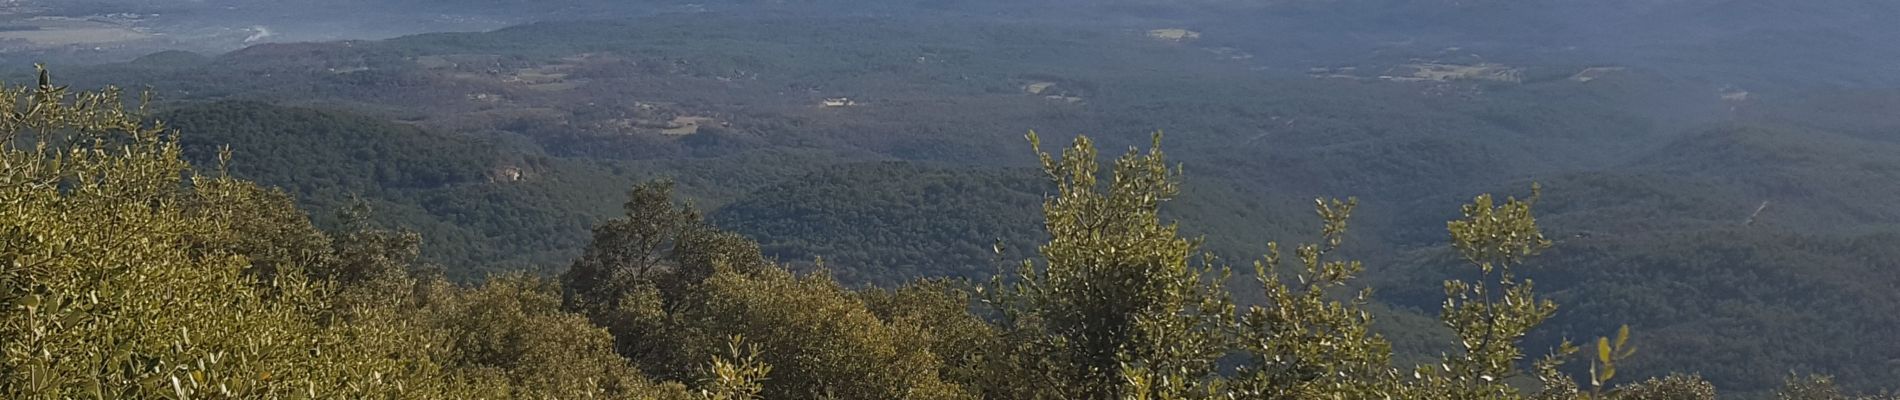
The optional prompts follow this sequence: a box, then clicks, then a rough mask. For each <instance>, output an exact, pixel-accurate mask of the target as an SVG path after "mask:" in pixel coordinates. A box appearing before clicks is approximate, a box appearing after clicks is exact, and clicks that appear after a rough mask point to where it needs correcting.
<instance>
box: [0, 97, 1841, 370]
mask: <svg viewBox="0 0 1900 400" xmlns="http://www.w3.org/2000/svg"><path fill="white" fill-rule="evenodd" d="M40 82H41V83H40V85H38V86H37V87H19V88H8V89H7V92H6V95H5V96H4V97H3V98H0V99H4V101H5V103H3V104H0V106H3V107H4V109H5V110H8V111H10V112H9V113H7V114H5V119H3V120H0V123H3V124H4V125H0V132H4V135H5V136H4V139H5V141H6V145H5V147H4V149H3V150H0V151H4V153H0V157H4V158H0V162H4V165H5V166H6V168H5V169H4V171H0V174H3V175H0V183H4V185H0V268H4V269H0V304H5V308H4V311H0V394H4V396H5V397H7V398H73V397H93V398H180V399H183V398H194V397H197V398H203V397H232V398H657V399H691V398H703V399H743V398H843V399H891V398H1141V399H1187V398H1287V399H1312V398H1338V399H1347V398H1388V397H1389V398H1407V399H1473V398H1492V399H1510V398H1526V399H1576V398H1602V399H1712V398H1714V396H1715V388H1714V387H1712V386H1711V385H1709V384H1708V383H1707V382H1704V381H1702V380H1701V379H1700V378H1697V377H1694V376H1687V375H1676V376H1670V377H1666V378H1658V379H1653V380H1648V381H1641V382H1637V381H1634V380H1630V379H1628V378H1621V379H1619V375H1618V374H1617V371H1618V370H1619V369H1621V368H1623V367H1624V366H1625V365H1626V364H1627V363H1630V362H1631V359H1630V358H1629V357H1630V355H1631V354H1634V353H1633V352H1632V351H1633V349H1634V348H1635V346H1639V345H1642V344H1643V341H1642V339H1640V338H1638V339H1631V338H1632V336H1631V334H1630V331H1629V329H1628V328H1627V327H1625V328H1624V329H1622V330H1620V331H1618V330H1614V329H1608V328H1607V326H1599V327H1589V328H1587V329H1591V330H1595V331H1601V332H1606V333H1608V332H1613V333H1609V334H1608V335H1605V336H1604V337H1601V338H1599V339H1597V340H1595V341H1591V342H1586V343H1584V344H1581V345H1572V344H1570V343H1567V342H1566V343H1564V344H1563V345H1562V346H1559V347H1557V348H1556V349H1555V351H1554V352H1553V353H1552V354H1550V355H1548V356H1543V357H1538V356H1536V355H1534V354H1533V352H1532V351H1529V350H1527V347H1525V342H1524V341H1523V339H1524V338H1526V337H1527V335H1530V334H1532V333H1533V332H1534V331H1537V330H1539V328H1540V326H1542V325H1545V324H1544V323H1545V322H1546V321H1547V319H1548V318H1550V317H1551V316H1552V315H1553V313H1554V312H1555V311H1556V310H1557V309H1558V305H1557V303H1556V302H1554V301H1552V300H1551V299H1550V295H1549V294H1546V293H1545V292H1542V291H1541V290H1540V289H1539V287H1538V286H1534V285H1533V284H1532V281H1531V280H1530V279H1529V278H1527V276H1528V275H1529V274H1531V273H1532V272H1529V271H1528V270H1526V269H1525V262H1526V261H1527V260H1529V259H1530V257H1533V256H1536V255H1537V254H1538V253H1541V252H1543V251H1544V250H1546V249H1548V248H1550V246H1551V245H1552V241H1551V240H1550V239H1546V238H1545V236H1544V234H1543V233H1542V229H1541V228H1540V227H1539V226H1538V223H1537V221H1536V218H1535V217H1534V216H1533V206H1534V205H1535V204H1536V200H1538V199H1539V198H1540V197H1539V196H1538V189H1537V188H1536V187H1533V189H1532V195H1531V197H1530V198H1528V199H1523V200H1520V199H1515V198H1513V199H1505V200H1497V199H1494V198H1492V197H1491V196H1489V195H1482V196H1478V197H1477V198H1475V199H1474V200H1473V201H1471V202H1470V203H1469V204H1467V205H1465V206H1464V207H1463V209H1462V213H1461V214H1462V216H1461V217H1458V218H1456V219H1454V220H1452V221H1451V222H1450V223H1448V224H1447V227H1448V231H1449V233H1450V237H1451V238H1452V246H1451V247H1452V249H1453V251H1454V252H1455V254H1456V257H1457V259H1459V260H1462V261H1463V264H1464V267H1462V268H1464V273H1463V274H1462V275H1463V276H1464V277H1462V278H1453V279H1448V280H1445V281H1444V284H1443V289H1444V292H1443V295H1444V297H1443V300H1444V301H1443V303H1442V304H1443V309H1442V311H1441V312H1440V316H1441V320H1442V322H1443V323H1444V325H1445V326H1446V327H1448V328H1449V329H1450V330H1451V331H1452V332H1453V333H1454V334H1455V335H1456V337H1457V338H1458V340H1457V343H1456V344H1454V346H1456V347H1457V348H1458V349H1459V350H1458V351H1453V352H1447V353H1445V354H1443V355H1442V356H1441V357H1442V358H1440V359H1438V360H1434V361H1432V362H1430V363H1428V364H1426V365H1420V366H1417V367H1416V368H1413V367H1412V366H1400V365H1393V363H1392V362H1391V361H1390V357H1391V355H1392V354H1391V349H1390V344H1389V342H1388V341H1387V340H1386V339H1384V337H1383V335H1380V334H1377V333H1375V332H1373V331H1372V330H1371V328H1370V326H1371V323H1372V321H1371V318H1372V317H1371V316H1370V314H1368V313H1367V307H1368V306H1369V303H1368V302H1369V301H1370V299H1369V297H1368V295H1369V289H1364V290H1355V289H1356V288H1358V285H1357V284H1355V283H1354V282H1355V281H1356V280H1357V278H1358V277H1359V276H1360V275H1362V274H1364V273H1366V272H1367V271H1369V270H1370V269H1372V268H1379V266H1378V265H1376V264H1366V263H1362V262H1359V261H1353V260H1348V259H1345V258H1343V257H1341V253H1339V252H1338V251H1337V250H1338V249H1340V248H1341V246H1343V245H1345V244H1346V232H1347V227H1348V222H1349V221H1350V217H1351V215H1352V214H1353V212H1354V210H1355V209H1356V208H1357V204H1358V203H1357V201H1355V200H1333V199H1327V200H1321V201H1319V202H1318V203H1317V205H1316V207H1315V211H1316V212H1317V214H1318V217H1319V222H1320V224H1319V225H1320V227H1321V229H1319V232H1320V235H1319V237H1318V240H1317V243H1316V244H1307V245H1292V246H1284V247H1283V246H1279V245H1275V244H1268V245H1267V251H1266V255H1265V256H1264V257H1263V258H1262V259H1260V260H1259V261H1257V262H1255V263H1254V267H1253V268H1254V269H1255V270H1257V271H1258V272H1257V273H1256V274H1255V276H1256V277H1257V278H1258V282H1257V283H1258V285H1257V287H1254V288H1252V289H1247V290H1255V291H1258V292H1260V293H1261V296H1262V297H1263V298H1264V299H1265V300H1264V301H1263V302H1261V304H1258V305H1247V306H1243V305H1239V304H1236V303H1235V302H1234V301H1233V300H1232V297H1233V296H1232V293H1231V292H1230V289H1229V288H1228V285H1226V284H1225V282H1226V281H1227V280H1228V279H1230V277H1231V274H1232V272H1231V268H1230V267H1229V264H1226V263H1224V262H1220V261H1218V260H1214V259H1210V258H1202V257H1197V256H1196V255H1197V254H1198V253H1199V247H1200V243H1201V242H1202V241H1201V240H1198V239H1193V238H1188V237H1183V236H1182V235H1181V234H1180V233H1179V228H1178V227H1177V225H1175V224H1173V223H1165V222H1164V220H1163V219H1162V214H1161V205H1162V204H1164V203H1166V202H1168V201H1170V200H1171V199H1172V198H1173V197H1174V196H1175V195H1177V194H1179V193H1180V189H1181V187H1180V180H1179V175H1178V174H1179V173H1180V172H1179V170H1178V169H1176V167H1177V166H1176V165H1174V164H1171V163H1170V162H1169V161H1168V160H1167V159H1166V158H1165V157H1164V155H1163V154H1162V153H1161V152H1160V151H1159V149H1158V146H1159V144H1160V136H1159V135H1156V136H1155V142H1154V144H1155V146H1156V147H1157V148H1151V149H1149V150H1147V151H1136V150H1132V149H1131V150H1130V151H1129V152H1128V153H1126V154H1124V155H1122V156H1120V157H1119V158H1116V159H1114V161H1113V163H1112V164H1110V165H1100V164H1097V162H1098V161H1097V159H1098V155H1097V153H1096V146H1095V145H1094V143H1093V142H1091V141H1090V140H1089V139H1088V138H1086V137H1082V138H1077V139H1076V140H1075V141H1074V144H1073V145H1072V146H1069V147H1066V148H1065V149H1064V150H1063V151H1061V152H1060V154H1049V153H1039V155H1040V156H1041V164H1042V170H1043V172H1045V173H1046V178H1047V182H1048V184H1049V185H1050V186H1048V188H1049V190H1050V192H1048V194H1047V195H1045V196H1044V197H1043V202H1042V206H1043V207H1042V209H1043V218H1044V221H1045V224H1044V227H1045V232H1046V234H1047V235H1048V237H1047V240H1046V241H1044V242H1043V243H1042V244H1041V245H1040V246H1039V247H1037V250H1038V251H1037V253H1038V255H1037V256H1035V257H1033V258H1031V259H1029V260H1026V261H1023V262H1022V263H1021V264H1020V267H1019V268H1017V269H1015V270H1014V271H1011V272H1008V273H1005V274H1002V275H1000V276H998V277H997V278H996V279H995V280H994V281H992V282H990V283H987V284H959V283H956V282H954V281H917V282H914V283H910V284H906V285H903V286H901V287H898V288H895V289H876V288H873V289H863V290H854V289H849V288H846V287H845V286H843V285H841V284H839V283H838V282H836V281H835V280H833V279H832V278H831V277H830V276H829V275H828V274H825V273H823V272H816V273H805V274H798V273H793V272H791V271H790V270H788V269H787V268H786V266H785V265H782V264H779V263H777V262H774V261H772V260H771V259H769V258H767V257H765V256H764V255H763V254H762V253H761V250H760V246H759V245H758V244H756V243H754V242H753V241H751V240H749V239H746V238H745V237H743V236H740V235H737V234H734V233H730V232H726V231H722V230H720V229H718V228H716V227H714V226H712V225H710V224H708V223H707V222H706V221H705V220H704V217H703V216H702V214H701V213H700V212H699V211H697V210H696V209H695V208H694V207H692V206H690V205H683V204H679V203H677V202H676V200H675V199H674V197H675V195H674V193H673V186H672V184H670V183H666V182H664V181H657V182H651V183H646V184H641V185H638V186H636V187H635V188H634V190H633V191H632V193H631V196H630V198H629V199H628V200H627V201H626V202H625V203H624V204H623V205H622V210H623V212H624V215H623V216H622V217H620V218H616V219H612V220H609V221H607V222H605V223H603V224H600V225H599V226H597V227H596V228H595V229H594V230H593V237H592V241H591V242H590V243H589V244H588V245H587V246H586V249H585V251H584V252H583V253H582V255H581V256H580V257H578V258H577V259H576V260H575V261H574V262H573V264H572V266H571V267H570V268H569V269H568V270H567V271H566V272H565V273H563V274H562V275H561V276H560V277H559V278H558V279H549V278H544V277H537V276H533V275H522V274H506V275H497V276H493V277H491V278H490V279H488V280H486V281H485V282H483V283H480V284H476V285H459V284H454V283H450V282H448V281H446V280H445V279H443V278H442V277H441V275H440V273H439V271H440V267H436V266H432V265H429V264H427V263H424V262H421V261H419V259H418V254H419V249H418V245H419V243H420V239H419V238H418V237H417V235H415V234H413V233H408V232H403V231H396V230H388V229H382V228H378V227H376V226H374V225H373V224H372V223H370V222H369V221H367V220H365V219H363V218H362V214H361V210H360V208H355V209H353V210H354V211H353V212H351V213H348V214H346V215H345V216H343V217H342V222H341V229H339V230H336V231H333V232H324V231H321V230H319V229H317V228H315V227H314V226H313V224H311V222H310V221H309V220H308V219H307V218H306V217H305V216H304V215H303V213H302V212H301V211H300V210H299V209H298V208H297V207H296V206H295V205H294V202H293V200H292V199H291V196H289V195H288V194H286V193H285V192H283V191H281V190H279V189H272V188H267V187H263V186H259V185H257V184H254V183H251V182H248V181H245V180H242V179H238V178H233V177H231V176H230V175H228V174H226V173H225V171H227V170H228V168H230V166H231V165H232V164H233V163H232V162H231V160H234V159H236V155H234V154H232V153H229V152H226V153H223V154H221V155H219V156H217V157H216V158H215V161H214V162H216V163H217V165H218V167H215V168H213V169H211V170H210V171H209V172H197V171H195V170H194V169H193V168H191V166H190V165H189V164H188V162H187V161H186V160H185V157H184V153H185V152H184V151H183V150H182V148H181V147H180V144H179V139H178V137H179V135H180V134H179V133H177V132H176V131H172V130H168V129H164V128H162V127H160V126H151V125H147V124H144V123H143V122H142V119H141V118H139V117H138V116H137V113H136V111H133V110H126V109H124V108H122V107H121V106H120V105H119V103H120V99H119V98H118V96H117V93H116V92H115V91H105V92H78V93H74V92H68V91H67V89H66V88H64V87H59V86H55V85H52V84H51V83H50V82H48V80H47V78H46V77H45V76H44V75H42V77H41V80H40ZM185 135H188V133H186V134H185ZM1031 139H1032V142H1033V141H1035V136H1034V135H1032V136H1031ZM181 178H182V180H181ZM1283 251H1284V254H1283ZM1538 273H1540V274H1541V273H1542V272H1538ZM1570 333H1572V334H1579V335H1588V334H1590V333H1595V332H1570ZM1229 355H1238V356H1244V358H1245V361H1242V362H1239V363H1238V365H1237V367H1233V368H1229V367H1227V365H1230V364H1224V363H1221V362H1219V361H1220V360H1221V359H1222V358H1224V357H1228V356H1229ZM1531 359H1535V360H1536V361H1535V362H1530V363H1528V364H1527V363H1526V361H1528V360H1531ZM1586 366H1587V368H1585V367H1586ZM1577 376H1581V377H1583V379H1577ZM1624 376H1626V375H1624ZM1780 396H1781V398H1787V399H1814V400H1831V399H1849V398H1853V397H1850V396H1847V395H1844V394H1842V392H1841V391H1840V390H1839V389H1837V388H1836V386H1834V385H1833V384H1832V382H1831V381H1829V380H1828V379H1827V378H1819V377H1816V378H1799V379H1791V380H1789V381H1788V383H1787V385H1786V388H1785V389H1783V391H1782V393H1781V395H1780Z"/></svg>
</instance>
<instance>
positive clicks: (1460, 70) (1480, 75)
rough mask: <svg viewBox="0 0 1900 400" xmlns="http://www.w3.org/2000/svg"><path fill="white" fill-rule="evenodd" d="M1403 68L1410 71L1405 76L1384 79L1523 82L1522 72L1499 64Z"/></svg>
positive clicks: (1407, 66)
mask: <svg viewBox="0 0 1900 400" xmlns="http://www.w3.org/2000/svg"><path fill="white" fill-rule="evenodd" d="M1404 68H1407V69H1411V73H1410V74H1406V75H1400V76H1392V77H1385V78H1386V79H1390V80H1401V81H1455V80H1487V81H1500V82H1522V81H1524V72H1523V71H1520V70H1518V69H1516V68H1511V67H1507V66H1504V65H1500V64H1477V65H1459V64H1438V63H1423V64H1409V65H1406V66H1405V67H1404Z"/></svg>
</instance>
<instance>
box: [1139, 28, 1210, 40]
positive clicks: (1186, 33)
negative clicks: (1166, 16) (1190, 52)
mask: <svg viewBox="0 0 1900 400" xmlns="http://www.w3.org/2000/svg"><path fill="white" fill-rule="evenodd" d="M1148 37H1151V38H1155V39H1161V40H1172V41H1177V42H1179V41H1186V40H1194V39H1200V38H1201V33H1200V32H1195V31H1190V30H1186V29H1181V28H1166V29H1155V30H1151V31H1148Z"/></svg>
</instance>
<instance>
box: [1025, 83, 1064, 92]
mask: <svg viewBox="0 0 1900 400" xmlns="http://www.w3.org/2000/svg"><path fill="white" fill-rule="evenodd" d="M1055 85H1056V83H1055V82H1034V83H1030V84H1027V85H1023V91H1024V92H1029V94H1042V92H1043V91H1046V90H1049V87H1051V86H1055Z"/></svg>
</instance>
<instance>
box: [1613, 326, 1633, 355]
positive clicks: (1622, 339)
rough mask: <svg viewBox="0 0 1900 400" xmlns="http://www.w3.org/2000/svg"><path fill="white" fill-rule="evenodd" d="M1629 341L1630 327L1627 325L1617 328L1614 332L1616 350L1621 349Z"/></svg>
mask: <svg viewBox="0 0 1900 400" xmlns="http://www.w3.org/2000/svg"><path fill="white" fill-rule="evenodd" d="M1629 341H1630V326H1629V325H1628V324H1624V325H1623V327H1622V328H1618V329H1617V330H1616V348H1618V349H1621V348H1623V345H1624V344H1625V343H1629Z"/></svg>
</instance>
